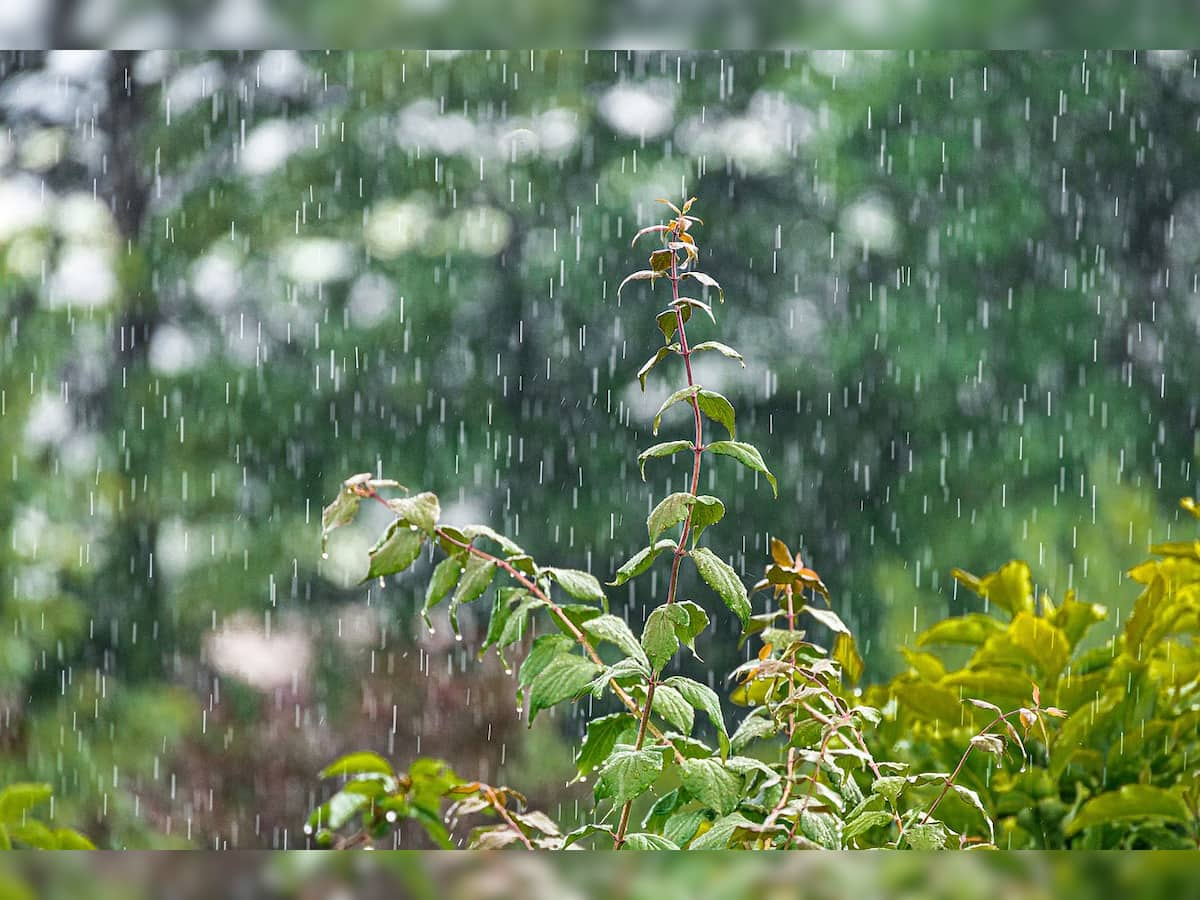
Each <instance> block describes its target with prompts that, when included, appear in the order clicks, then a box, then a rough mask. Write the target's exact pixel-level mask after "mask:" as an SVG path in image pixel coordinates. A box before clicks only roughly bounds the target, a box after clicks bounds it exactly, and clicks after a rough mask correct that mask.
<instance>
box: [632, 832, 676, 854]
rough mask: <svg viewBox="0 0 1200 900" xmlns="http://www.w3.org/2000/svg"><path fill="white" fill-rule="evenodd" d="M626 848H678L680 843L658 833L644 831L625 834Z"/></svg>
mask: <svg viewBox="0 0 1200 900" xmlns="http://www.w3.org/2000/svg"><path fill="white" fill-rule="evenodd" d="M624 847H625V849H626V850H678V849H679V845H678V844H676V843H675V842H674V841H672V840H670V839H668V838H665V837H663V836H662V835H658V834H648V833H646V832H644V831H639V832H636V833H635V834H627V835H625V844H624Z"/></svg>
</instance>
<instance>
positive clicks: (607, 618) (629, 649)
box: [583, 615, 649, 665]
mask: <svg viewBox="0 0 1200 900" xmlns="http://www.w3.org/2000/svg"><path fill="white" fill-rule="evenodd" d="M583 630H584V631H586V632H587V633H588V634H590V635H592V636H593V637H596V638H599V639H600V640H602V641H608V642H609V643H610V644H613V645H615V646H616V647H617V648H618V649H619V650H620V651H621V652H622V653H624V654H625V655H626V656H632V657H633V658H634V659H636V660H638V661H639V662H640V663H642V664H643V665H649V662H648V661H647V659H646V654H645V653H643V652H642V646H641V644H639V643H638V639H637V638H636V637H634V636H633V632H632V631H631V630H630V629H629V626H628V625H627V624H626V623H625V620H624V619H622V618H620V617H619V616H613V615H603V616H597V617H596V618H594V619H591V620H589V621H587V622H584V623H583Z"/></svg>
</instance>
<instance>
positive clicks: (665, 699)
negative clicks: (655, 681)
mask: <svg viewBox="0 0 1200 900" xmlns="http://www.w3.org/2000/svg"><path fill="white" fill-rule="evenodd" d="M651 709H652V710H653V712H654V714H655V715H658V716H661V717H662V718H663V719H664V720H665V721H667V722H669V723H670V724H671V725H673V726H674V727H675V728H677V729H679V731H680V732H681V733H682V734H684V735H689V734H691V733H692V726H693V725H694V724H695V723H696V712H695V710H693V709H692V705H691V704H690V703H688V702H687V701H686V700H684V699H683V695H682V694H680V693H679V691H677V690H675V688H673V687H670V686H669V685H665V684H660V685H658V686H657V687H656V688H655V689H654V702H653V703H652V704H651Z"/></svg>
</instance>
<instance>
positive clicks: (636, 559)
mask: <svg viewBox="0 0 1200 900" xmlns="http://www.w3.org/2000/svg"><path fill="white" fill-rule="evenodd" d="M675 546H676V545H675V542H674V541H673V540H671V539H670V538H664V539H663V540H661V541H659V542H658V543H656V544H655V545H654V546H653V547H643V548H642V549H641V550H639V551H638V552H637V553H635V554H634V555H633V556H631V557H630V558H629V560H628V561H627V562H626V563H625V564H624V565H623V566H621V568H619V569H617V574H616V576H615V577H614V578H613V580H612V581H610V582H609V584H611V585H612V586H613V587H620V586H621V585H623V584H624V583H625V582H627V581H629V579H631V578H637V577H638V576H639V575H641V574H642V573H643V572H646V571H647V570H648V569H649V568H650V567H651V566H652V565H654V560H655V559H657V558H658V555H659V554H660V553H662V552H663V551H664V550H674V549H675Z"/></svg>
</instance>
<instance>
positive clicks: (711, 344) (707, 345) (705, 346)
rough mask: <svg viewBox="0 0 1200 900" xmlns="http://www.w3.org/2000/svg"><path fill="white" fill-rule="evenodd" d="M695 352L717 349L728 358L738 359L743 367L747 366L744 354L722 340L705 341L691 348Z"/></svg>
mask: <svg viewBox="0 0 1200 900" xmlns="http://www.w3.org/2000/svg"><path fill="white" fill-rule="evenodd" d="M691 350H692V352H693V353H702V352H703V351H705V350H715V351H717V352H718V353H720V354H721V355H722V356H724V357H726V358H727V359H736V360H737V361H738V362H740V363H741V364H742V368H743V369H744V368H746V361H745V360H744V359H742V354H740V353H738V352H737V351H736V350H734V349H733V348H732V347H730V346H728V345H726V344H722V343H721V342H720V341H704V342H703V343H700V344H697V345H696V346H695V347H692V348H691Z"/></svg>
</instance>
